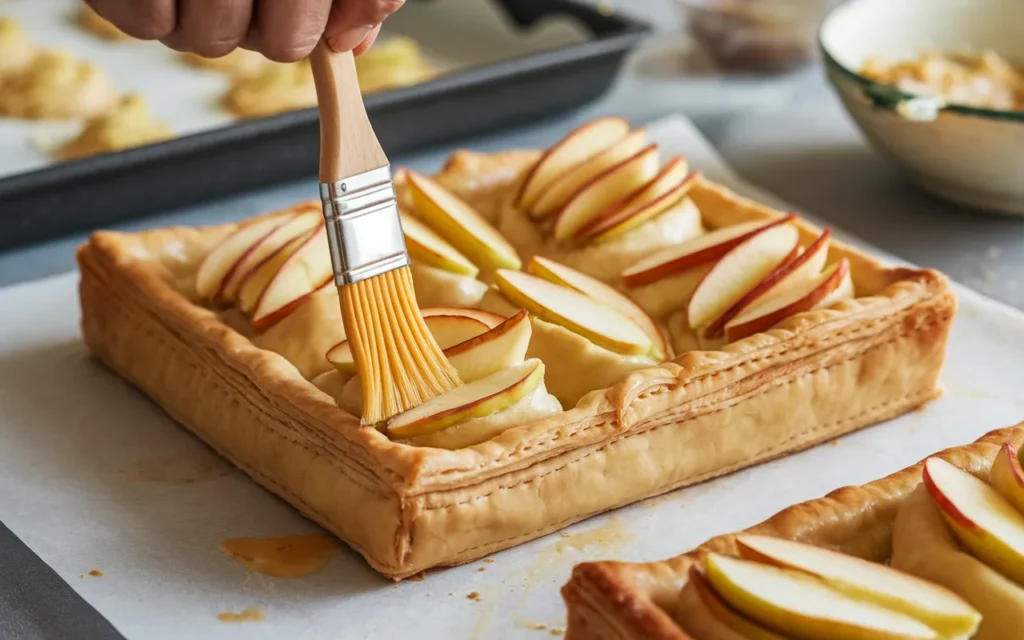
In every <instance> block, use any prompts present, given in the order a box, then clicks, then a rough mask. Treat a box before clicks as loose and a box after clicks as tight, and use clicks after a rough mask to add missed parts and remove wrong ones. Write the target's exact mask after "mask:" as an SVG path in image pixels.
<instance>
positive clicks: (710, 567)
mask: <svg viewBox="0 0 1024 640" xmlns="http://www.w3.org/2000/svg"><path fill="white" fill-rule="evenodd" d="M706 562H707V577H708V581H709V582H710V584H711V586H712V587H713V588H714V590H715V592H716V593H717V594H718V595H719V596H721V597H722V599H723V600H725V602H726V603H728V604H729V605H730V606H731V607H732V608H733V609H736V610H737V611H738V612H739V613H740V614H742V615H744V616H746V617H748V618H750V619H751V620H753V621H754V622H756V623H758V624H761V625H764V626H765V627H768V628H769V629H772V630H774V631H777V632H779V633H784V634H786V635H787V636H791V637H794V638H801V639H806V640H817V639H820V638H829V640H875V639H878V640H883V639H884V640H939V638H940V636H939V634H938V633H937V632H936V631H935V630H934V629H932V628H930V627H928V626H927V625H925V624H924V623H923V622H920V621H918V620H915V619H914V618H911V617H910V616H907V615H904V614H902V613H898V612H895V611H891V610H889V609H886V608H884V607H881V606H878V605H876V604H873V603H870V602H864V601H860V600H856V599H854V598H851V597H849V596H846V595H844V594H843V593H841V592H839V591H837V590H835V589H833V588H831V587H829V586H828V585H827V584H826V583H825V582H824V581H822V580H821V579H819V578H815V577H813V576H810V575H808V574H806V573H802V572H798V571H791V570H787V569H780V568H778V567H773V566H769V565H765V564H760V563H757V562H751V561H749V560H739V559H736V558H730V557H728V556H722V555H719V554H715V553H709V554H708V555H707V558H706Z"/></svg>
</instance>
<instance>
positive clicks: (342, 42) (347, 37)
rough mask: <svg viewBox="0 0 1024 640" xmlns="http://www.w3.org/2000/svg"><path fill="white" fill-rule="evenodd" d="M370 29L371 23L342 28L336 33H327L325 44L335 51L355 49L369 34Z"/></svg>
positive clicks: (371, 28)
mask: <svg viewBox="0 0 1024 640" xmlns="http://www.w3.org/2000/svg"><path fill="white" fill-rule="evenodd" d="M372 30H373V26H372V25H368V26H364V27H350V28H348V29H343V30H341V31H338V32H337V33H332V34H330V35H327V36H326V38H327V44H328V45H330V47H331V48H332V49H334V50H335V51H351V50H352V49H355V48H356V46H358V45H359V43H360V42H362V41H363V40H365V39H366V36H367V35H369V33H370V31H372Z"/></svg>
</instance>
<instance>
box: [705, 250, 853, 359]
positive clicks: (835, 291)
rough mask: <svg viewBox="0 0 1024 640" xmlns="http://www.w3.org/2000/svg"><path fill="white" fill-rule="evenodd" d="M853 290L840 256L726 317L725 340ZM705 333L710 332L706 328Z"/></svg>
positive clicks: (765, 327)
mask: <svg viewBox="0 0 1024 640" xmlns="http://www.w3.org/2000/svg"><path fill="white" fill-rule="evenodd" d="M853 294H854V290H853V279H852V278H851V277H850V263H849V261H848V260H847V259H846V258H843V259H842V260H840V261H839V262H837V263H835V264H833V265H832V266H830V267H828V268H827V269H825V271H823V272H822V273H821V274H820V275H819V276H818V277H816V278H812V279H811V280H808V281H806V282H804V283H803V284H802V285H801V286H800V287H798V288H795V289H791V290H790V291H788V292H787V293H786V295H783V296H781V297H775V296H771V297H769V298H768V299H766V300H761V301H758V302H757V303H756V304H754V305H753V306H751V307H749V308H748V309H746V310H745V311H744V312H743V313H741V314H739V315H737V316H736V317H735V318H732V319H731V320H729V321H728V323H726V325H725V338H726V340H728V341H729V342H734V341H736V340H741V339H743V338H746V337H747V336H752V335H754V334H755V333H761V332H762V331H767V330H768V329H771V328H772V327H774V326H775V325H777V324H778V323H780V322H782V321H783V320H785V319H786V318H788V317H790V316H792V315H794V314H797V313H802V312H804V311H811V310H812V309H818V308H821V307H827V306H828V305H830V304H832V303H833V302H835V301H837V300H842V299H848V298H852V297H853ZM708 334H709V335H710V334H711V329H710V328H709V329H708Z"/></svg>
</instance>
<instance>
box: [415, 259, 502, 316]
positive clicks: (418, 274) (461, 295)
mask: <svg viewBox="0 0 1024 640" xmlns="http://www.w3.org/2000/svg"><path fill="white" fill-rule="evenodd" d="M409 270H410V271H411V272H412V286H413V288H415V289H416V303H417V304H419V306H420V308H426V307H476V306H477V305H478V304H479V303H480V299H481V298H483V297H484V294H485V293H486V292H487V285H486V284H484V283H483V282H481V281H479V280H477V279H476V278H471V277H470V276H466V275H460V274H457V273H452V272H450V271H445V270H444V269H439V268H437V267H431V266H428V265H425V264H423V263H420V262H416V261H413V262H411V263H410V264H409Z"/></svg>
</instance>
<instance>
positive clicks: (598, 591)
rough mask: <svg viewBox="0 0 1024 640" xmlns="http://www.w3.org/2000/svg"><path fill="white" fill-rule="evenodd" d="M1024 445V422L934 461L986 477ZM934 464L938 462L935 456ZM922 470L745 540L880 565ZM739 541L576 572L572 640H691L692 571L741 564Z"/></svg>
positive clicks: (800, 508)
mask: <svg viewBox="0 0 1024 640" xmlns="http://www.w3.org/2000/svg"><path fill="white" fill-rule="evenodd" d="M1005 442H1011V443H1013V444H1014V446H1017V447H1019V446H1021V444H1022V443H1024V422H1022V423H1019V424H1017V425H1015V426H1013V427H1008V428H1006V429H999V430H996V431H992V432H990V433H988V434H986V435H985V436H983V437H982V438H980V439H979V440H977V441H976V442H974V443H973V444H969V445H965V446H961V447H953V448H951V449H946V450H945V451H942V452H940V453H937V454H935V455H936V456H938V457H940V458H943V459H945V460H947V461H948V462H951V463H953V464H954V465H956V466H958V467H961V468H963V469H966V470H967V471H970V472H971V473H973V474H975V475H978V476H980V477H987V475H988V470H989V468H990V467H991V465H992V461H993V459H995V456H996V453H997V452H998V451H999V447H1000V446H1002V444H1003V443H1005ZM929 457H932V456H929ZM922 465H923V462H919V463H917V464H915V465H912V466H910V467H907V468H906V469H903V470H901V471H898V472H896V473H894V474H892V475H890V476H886V477H884V478H881V479H879V480H875V481H874V482H870V483H868V484H865V485H861V486H852V487H842V488H840V489H837V490H835V491H833V492H832V493H830V494H828V495H827V496H825V497H823V498H818V499H816V500H810V501H808V502H804V503H801V504H797V505H794V506H792V507H789V508H787V509H785V510H783V511H780V512H779V513H777V514H776V515H774V516H772V517H771V518H769V519H768V520H766V521H764V522H762V523H761V524H759V525H756V526H753V527H751V528H749V529H747V530H746V531H743V532H740V533H754V534H759V535H766V536H775V537H779V538H788V539H791V540H797V541H800V542H805V543H808V544H814V545H818V546H822V547H827V548H830V549H834V550H837V551H841V552H843V553H848V554H850V555H854V556H858V557H861V558H865V559H868V560H872V561H875V562H885V561H887V560H888V559H889V557H890V555H891V553H892V528H893V523H894V521H895V520H896V514H897V513H898V511H899V509H900V507H901V506H902V505H903V504H904V503H905V502H906V501H907V500H908V499H909V498H910V496H911V495H912V494H913V493H914V490H915V489H917V487H918V486H919V485H920V483H921V473H922ZM737 535H738V534H736V533H730V534H726V535H722V536H718V537H716V538H712V539H711V540H709V541H707V542H705V543H704V544H702V545H700V546H699V547H697V548H696V549H694V550H693V551H690V552H689V553H685V554H683V555H681V556H676V557H675V558H672V559H670V560H665V561H662V562H651V563H645V564H632V563H626V562H592V563H585V564H581V565H578V566H577V567H576V568H575V569H574V570H573V575H572V579H571V580H570V581H569V582H568V583H567V584H566V585H565V586H564V587H562V596H563V597H564V599H565V602H566V605H567V607H568V609H569V622H568V629H567V630H566V638H570V639H573V638H574V639H576V640H579V639H580V638H588V639H590V638H600V639H602V640H604V639H611V638H616V639H624V638H656V639H663V638H664V639H668V638H672V639H673V640H691V637H690V636H689V635H688V634H687V633H686V632H684V631H683V630H682V629H681V628H680V627H679V625H677V624H676V623H675V621H674V620H673V619H672V616H671V614H670V613H669V611H671V610H672V608H673V607H674V605H675V601H676V599H677V597H678V595H679V591H680V589H681V588H682V586H683V584H684V583H685V582H686V576H687V574H688V572H689V570H690V567H692V566H694V565H695V564H700V563H701V561H702V556H703V555H704V554H705V553H707V552H709V551H710V552H715V553H722V554H727V555H732V556H736V555H737V554H738V551H737V548H736V542H735V541H736V536H737Z"/></svg>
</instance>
